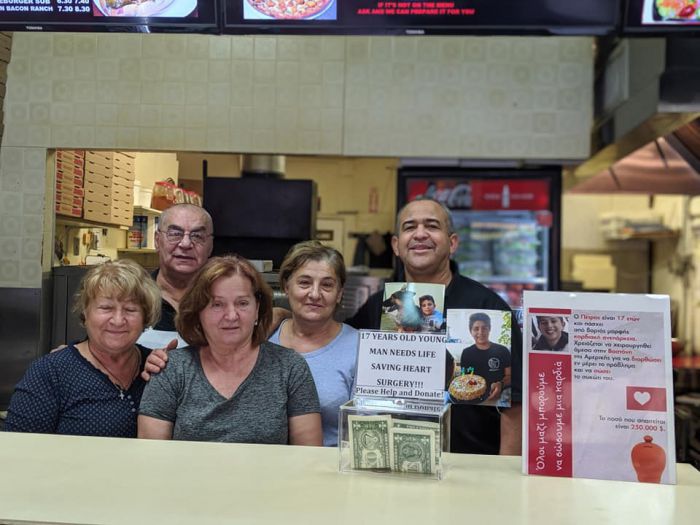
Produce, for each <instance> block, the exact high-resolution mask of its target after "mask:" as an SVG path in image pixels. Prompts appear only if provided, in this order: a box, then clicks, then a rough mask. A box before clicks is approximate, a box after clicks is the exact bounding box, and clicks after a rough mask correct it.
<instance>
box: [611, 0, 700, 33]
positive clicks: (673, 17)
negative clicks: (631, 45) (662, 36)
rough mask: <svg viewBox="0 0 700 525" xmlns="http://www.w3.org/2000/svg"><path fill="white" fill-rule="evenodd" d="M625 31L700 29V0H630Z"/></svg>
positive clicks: (668, 31) (667, 31)
mask: <svg viewBox="0 0 700 525" xmlns="http://www.w3.org/2000/svg"><path fill="white" fill-rule="evenodd" d="M624 29H625V32H632V33H636V32H666V33H670V32H676V31H693V30H695V31H700V0H630V1H629V3H628V6H627V13H626V17H625V28H624Z"/></svg>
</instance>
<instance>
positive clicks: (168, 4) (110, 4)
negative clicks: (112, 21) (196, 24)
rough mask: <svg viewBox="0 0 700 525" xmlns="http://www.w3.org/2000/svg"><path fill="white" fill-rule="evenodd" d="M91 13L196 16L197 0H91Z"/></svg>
mask: <svg viewBox="0 0 700 525" xmlns="http://www.w3.org/2000/svg"><path fill="white" fill-rule="evenodd" d="M92 13H93V15H95V16H98V17H100V16H110V17H113V16H119V17H149V18H150V17H169V18H184V17H196V16H197V0H93V6H92Z"/></svg>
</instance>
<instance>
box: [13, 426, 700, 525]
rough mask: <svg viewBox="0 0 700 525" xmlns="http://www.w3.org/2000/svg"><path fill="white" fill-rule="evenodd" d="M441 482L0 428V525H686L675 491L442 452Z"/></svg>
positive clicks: (688, 480)
mask: <svg viewBox="0 0 700 525" xmlns="http://www.w3.org/2000/svg"><path fill="white" fill-rule="evenodd" d="M445 459H446V461H447V462H448V471H447V475H446V478H445V479H444V480H442V481H434V480H423V479H406V478H397V477H393V476H387V475H381V474H339V473H338V472H337V450H335V449H322V448H312V447H282V446H263V445H229V444H214V443H187V442H156V441H143V440H135V439H134V440H128V439H105V438H82V437H80V438H79V437H64V436H48V435H36V434H11V433H0V523H15V522H48V523H81V524H84V523H85V524H86V523H90V524H106V523H110V524H112V523H114V524H129V525H131V524H140V523H148V524H168V525H175V524H179V523H183V524H184V523H186V524H189V525H203V524H210V523H245V524H248V523H270V524H283V523H284V524H294V523H300V524H305V525H307V524H324V525H337V524H350V525H360V524H374V523H378V524H384V523H387V524H389V523H391V524H409V523H410V524H413V523H422V524H431V525H432V524H436V523H441V522H442V523H445V524H448V523H459V524H464V525H472V524H474V525H490V524H503V525H506V524H507V525H510V524H514V523H532V524H538V525H542V524H557V525H560V524H585V525H602V524H606V523H610V524H616V525H619V524H628V523H629V524H633V525H642V524H647V523H648V524H654V525H663V524H670V523H674V524H686V523H687V524H693V525H696V524H697V523H700V472H698V471H697V470H695V469H693V468H692V467H691V466H689V465H678V485H676V486H666V485H653V484H643V483H626V482H617V481H596V480H583V479H557V478H546V477H535V476H523V475H522V474H521V473H520V458H516V457H493V456H473V455H456V454H448V455H446V457H445Z"/></svg>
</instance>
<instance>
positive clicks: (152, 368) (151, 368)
mask: <svg viewBox="0 0 700 525" xmlns="http://www.w3.org/2000/svg"><path fill="white" fill-rule="evenodd" d="M175 348H177V339H173V340H172V341H170V342H169V343H168V346H166V347H165V348H156V349H155V350H152V351H151V353H150V354H148V357H147V358H146V362H145V363H144V365H143V372H141V378H142V379H143V380H144V381H150V379H151V375H152V374H157V373H159V372H161V371H162V370H163V369H164V368H165V366H166V365H167V364H168V352H169V351H170V350H174V349H175Z"/></svg>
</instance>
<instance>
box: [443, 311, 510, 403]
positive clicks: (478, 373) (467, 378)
mask: <svg viewBox="0 0 700 525" xmlns="http://www.w3.org/2000/svg"><path fill="white" fill-rule="evenodd" d="M512 322H513V320H512V314H511V313H510V312H503V311H499V310H450V311H449V312H448V314H447V341H448V342H447V349H448V351H449V352H450V353H451V354H452V356H453V358H454V360H455V370H454V373H453V377H452V381H451V382H450V384H449V386H448V393H449V394H450V399H451V400H452V402H453V403H469V404H483V405H495V406H499V407H509V406H510V387H511V337H510V333H511V326H512Z"/></svg>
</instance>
